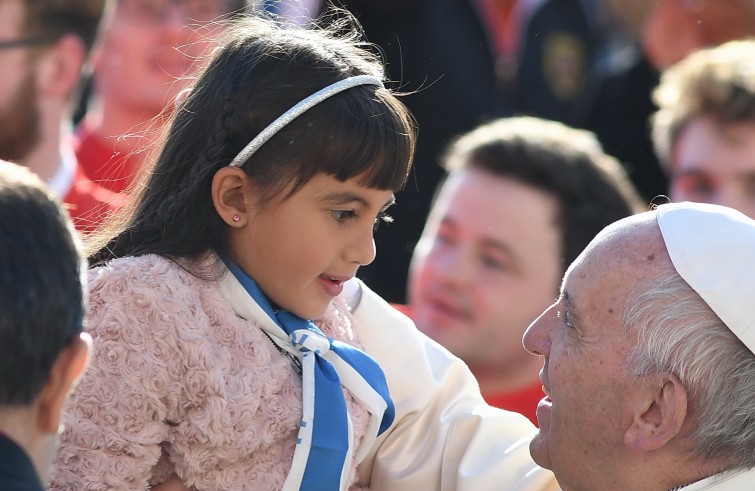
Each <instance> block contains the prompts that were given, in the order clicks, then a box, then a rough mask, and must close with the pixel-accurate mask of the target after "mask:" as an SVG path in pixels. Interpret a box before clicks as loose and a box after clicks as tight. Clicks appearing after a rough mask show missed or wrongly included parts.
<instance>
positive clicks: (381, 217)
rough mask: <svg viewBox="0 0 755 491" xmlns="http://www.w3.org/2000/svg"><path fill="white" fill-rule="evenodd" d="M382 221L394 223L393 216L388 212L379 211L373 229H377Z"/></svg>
mask: <svg viewBox="0 0 755 491" xmlns="http://www.w3.org/2000/svg"><path fill="white" fill-rule="evenodd" d="M381 223H393V217H392V216H390V215H389V214H388V213H386V212H384V211H381V212H380V213H378V216H377V217H376V218H375V225H373V227H372V228H373V230H377V228H378V226H379V225H380V224H381Z"/></svg>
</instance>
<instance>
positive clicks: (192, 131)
mask: <svg viewBox="0 0 755 491" xmlns="http://www.w3.org/2000/svg"><path fill="white" fill-rule="evenodd" d="M336 27H340V31H339V32H344V29H343V26H342V25H341V26H336ZM336 27H334V28H333V32H329V31H324V30H322V31H320V30H299V29H297V30H288V29H284V28H278V27H275V26H273V25H272V24H270V23H268V22H265V21H263V20H260V19H248V20H245V21H243V22H242V23H240V24H238V25H237V26H236V27H235V28H233V29H230V30H229V34H228V38H227V39H226V40H225V42H224V43H222V48H220V49H218V50H216V52H215V54H214V55H213V59H212V60H211V62H210V64H209V65H208V67H207V68H206V70H205V71H204V72H203V74H202V75H201V76H200V78H199V79H198V80H197V82H196V83H195V85H194V87H193V90H192V91H191V93H190V94H189V95H188V97H187V99H186V100H185V101H184V102H182V103H181V105H180V107H179V108H178V110H177V113H176V116H175V120H174V121H173V123H172V125H171V127H170V130H169V132H168V134H167V137H166V141H165V144H164V147H163V148H162V149H161V152H160V154H159V156H158V157H157V161H156V163H155V164H154V167H153V168H152V169H151V172H150V175H149V176H148V177H147V178H146V179H145V181H144V183H143V186H142V188H143V189H142V192H141V195H139V196H137V197H136V199H135V201H134V202H133V204H132V205H133V206H132V208H131V209H130V214H128V215H127V216H126V218H125V221H124V223H123V224H122V225H121V226H120V227H119V228H118V230H116V231H115V232H114V233H110V234H106V235H105V236H104V237H101V238H100V242H96V241H95V242H90V247H91V256H90V260H91V262H92V266H94V269H92V271H91V273H90V279H89V288H90V318H89V325H88V330H89V332H90V333H91V334H92V335H93V337H94V339H95V346H94V354H93V358H92V362H91V366H90V368H89V370H88V372H87V374H86V376H85V377H84V378H83V379H82V381H81V382H80V383H79V385H78V387H77V389H76V391H75V392H74V394H73V395H72V398H71V400H70V403H69V405H68V407H67V410H66V414H65V418H64V423H65V431H64V432H63V433H62V435H61V443H60V448H59V450H58V453H57V456H56V460H55V466H54V471H53V476H52V488H53V489H70V490H84V489H98V490H102V489H134V490H143V489H147V488H148V487H149V486H155V485H158V484H160V483H164V482H166V480H167V479H169V478H170V477H171V476H175V477H174V478H173V481H177V480H180V481H181V482H182V483H183V486H187V487H189V488H192V489H198V490H243V489H249V490H277V489H285V490H296V489H306V490H343V489H347V488H350V487H351V488H353V487H359V486H362V487H364V486H370V487H371V488H372V489H378V490H380V489H385V490H389V489H390V490H403V489H406V490H416V489H431V488H432V489H465V488H469V489H481V488H480V487H479V486H480V484H481V483H483V484H484V483H488V485H490V486H496V487H498V488H500V487H501V484H502V483H503V485H504V486H505V485H506V483H511V489H548V488H547V487H545V486H548V485H551V484H552V483H551V480H550V479H551V478H550V477H549V475H548V474H544V475H542V474H539V475H538V473H537V471H536V472H535V474H536V475H535V476H534V477H532V476H527V477H525V473H526V471H529V470H531V469H532V468H533V467H534V465H533V463H532V462H531V460H530V458H529V455H528V452H527V445H526V438H528V437H529V436H531V435H532V433H533V432H534V429H533V427H532V426H531V425H529V423H528V422H527V421H525V420H524V419H523V418H521V417H519V416H518V415H513V414H509V413H503V412H495V411H494V410H491V409H490V408H486V407H485V406H484V405H483V404H482V402H481V398H480V395H479V391H478V389H477V387H476V383H475V381H474V379H473V378H472V377H471V375H470V374H469V372H468V370H467V369H466V367H465V366H464V365H463V364H462V363H460V362H459V361H458V360H456V359H455V358H453V357H451V356H450V355H449V354H448V353H447V352H445V351H444V350H443V349H442V348H440V347H438V346H437V345H435V344H433V343H432V342H430V341H429V340H427V339H426V338H424V337H423V336H422V335H420V334H419V333H418V332H417V331H416V330H415V329H414V327H413V325H412V324H411V323H410V322H409V321H408V320H407V319H406V318H405V317H403V316H402V315H400V314H398V313H397V312H395V311H393V310H392V309H391V308H390V307H389V306H388V305H387V304H386V303H385V302H383V301H382V300H381V299H379V298H378V297H376V296H375V295H374V294H373V293H372V292H371V291H370V290H369V289H367V288H366V287H365V286H364V285H363V284H361V283H359V282H358V281H356V280H355V279H354V276H355V274H356V272H357V269H358V268H359V266H361V265H363V264H367V263H369V262H370V261H372V259H373V258H374V255H375V250H374V245H373V239H372V234H373V228H374V226H375V225H376V224H377V223H379V222H380V221H383V220H387V216H386V215H385V213H386V210H387V208H388V207H389V206H390V205H391V203H392V202H393V200H394V193H395V192H396V191H397V190H399V189H400V188H401V187H402V186H403V184H404V181H405V179H406V176H407V173H408V172H409V168H410V162H411V157H412V152H413V147H414V138H415V131H414V126H413V122H412V118H411V116H410V115H409V113H408V112H407V110H406V109H405V108H404V106H403V105H402V104H401V103H400V102H399V101H398V100H397V99H396V98H395V96H394V95H392V94H391V92H390V91H388V90H387V89H385V88H384V87H383V84H382V78H383V72H382V68H381V66H380V64H379V63H378V60H377V59H376V58H375V57H374V56H373V55H371V54H369V52H368V51H366V50H365V49H364V48H363V47H361V45H360V43H359V42H358V41H357V38H356V37H355V36H354V35H353V34H348V33H347V34H342V35H340V36H338V35H336V34H335V32H336V30H337V29H336ZM310 319H316V320H317V321H316V323H313V322H312V321H311V320H310ZM491 459H492V460H491ZM462 461H464V464H465V465H462ZM532 479H535V481H533V480H532ZM515 486H519V487H516V488H515ZM527 486H529V487H527Z"/></svg>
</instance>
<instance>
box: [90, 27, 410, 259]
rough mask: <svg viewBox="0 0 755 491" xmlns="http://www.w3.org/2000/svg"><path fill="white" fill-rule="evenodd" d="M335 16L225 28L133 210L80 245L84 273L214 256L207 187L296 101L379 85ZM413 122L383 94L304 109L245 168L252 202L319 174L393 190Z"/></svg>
mask: <svg viewBox="0 0 755 491" xmlns="http://www.w3.org/2000/svg"><path fill="white" fill-rule="evenodd" d="M359 39H360V32H359V29H358V26H357V25H356V22H355V21H354V20H353V18H351V17H350V16H348V15H346V14H344V15H342V16H341V17H340V20H335V21H333V22H331V23H330V24H329V26H328V27H327V28H323V27H320V28H317V29H315V28H313V29H301V28H285V27H279V26H276V25H275V24H274V23H272V22H271V21H268V20H266V19H262V18H259V17H250V18H244V19H241V20H239V21H237V22H235V23H234V24H233V25H232V26H230V27H229V28H228V29H227V30H226V35H225V36H224V42H221V46H222V47H220V48H218V49H216V50H215V52H214V54H213V56H212V58H211V60H210V63H209V65H208V66H207V67H206V69H205V70H204V71H203V73H202V74H201V75H200V76H199V79H198V80H197V81H196V83H195V85H194V87H193V90H192V91H191V93H190V95H189V96H188V98H187V99H186V101H185V102H184V103H183V104H182V105H181V106H180V107H179V108H178V109H177V110H176V115H175V118H174V120H173V121H172V124H171V126H170V128H169V130H168V133H167V135H166V137H165V142H164V146H163V148H162V149H161V150H160V152H159V154H158V156H157V159H156V162H155V163H154V166H153V167H152V169H151V171H150V172H146V171H145V175H144V176H143V177H142V180H141V182H140V184H139V186H138V187H137V189H138V191H137V193H136V194H135V196H134V197H133V198H132V200H133V201H132V203H131V205H130V206H129V207H128V209H127V210H125V211H124V213H123V215H122V216H121V217H120V220H119V222H120V224H113V225H112V226H111V227H109V229H108V228H106V229H105V230H104V231H102V232H100V233H99V234H96V235H94V236H92V237H90V240H89V241H88V243H87V253H88V254H90V262H91V264H92V265H98V264H103V263H105V262H107V261H108V260H111V259H114V258H118V257H123V256H127V255H131V256H138V255H142V254H159V255H162V256H165V257H170V258H191V257H198V256H200V255H202V254H204V253H205V252H207V251H208V250H211V249H219V250H222V248H223V241H224V237H225V230H226V228H225V227H226V225H225V223H224V222H223V221H222V220H221V219H220V217H219V215H218V214H217V213H216V211H215V208H214V206H213V202H212V197H211V184H212V179H213V176H214V175H215V173H216V172H217V170H218V169H220V168H222V167H224V166H226V165H228V164H229V162H230V161H231V160H232V159H233V158H234V157H235V156H236V154H237V153H238V152H240V151H241V149H242V148H244V146H245V145H246V144H247V143H248V142H249V141H250V140H251V139H252V138H253V137H254V136H255V135H257V134H258V133H259V132H260V131H262V130H263V129H264V128H265V127H266V126H267V125H268V124H270V123H271V122H272V121H273V120H275V119H276V118H277V117H278V116H280V115H281V114H283V113H284V112H285V111H286V110H288V109H289V108H290V107H292V106H293V105H294V104H296V103H297V102H299V101H301V100H302V99H304V98H305V97H307V96H309V95H311V94H313V93H314V92H316V91H318V90H320V89H322V88H323V87H326V86H328V85H330V84H332V83H334V82H336V81H338V80H341V79H344V78H347V77H351V76H355V75H362V74H368V75H374V76H376V77H378V78H381V79H382V78H383V68H382V65H381V63H380V61H379V59H378V58H377V56H376V55H375V54H374V53H373V52H371V51H369V50H368V49H367V45H366V44H365V43H362V42H360V40H359ZM415 136H416V135H415V124H414V120H413V118H412V116H411V114H410V113H409V111H408V110H407V109H406V108H405V106H404V105H403V104H401V103H400V102H399V101H398V99H397V98H396V97H395V96H394V95H393V94H392V93H391V92H389V91H388V90H386V89H383V88H380V87H378V86H374V85H365V86H358V87H354V88H351V89H348V90H346V91H344V92H341V93H340V94H337V95H335V96H333V97H331V98H329V99H327V100H325V101H323V102H321V103H320V104H318V105H316V106H314V107H313V108H311V109H310V110H308V111H307V112H305V113H304V114H302V115H301V116H299V117H298V118H296V119H294V120H293V121H292V122H291V123H289V124H288V125H287V126H285V127H284V128H283V129H281V130H280V131H279V132H278V133H277V134H276V135H275V136H273V137H272V138H271V139H270V140H269V141H268V142H267V143H265V144H264V145H263V146H262V147H261V148H260V149H259V150H258V151H257V153H255V154H254V155H253V156H252V157H251V158H250V159H249V160H248V161H247V162H246V163H245V164H244V165H243V167H242V168H243V169H244V171H245V172H246V173H247V175H248V176H249V177H250V178H251V179H252V181H253V182H254V183H255V187H256V188H257V189H260V190H262V191H261V192H262V193H263V194H262V195H261V196H259V197H258V198H259V199H260V201H261V202H262V203H265V202H268V201H270V199H272V198H273V197H275V196H280V193H282V192H283V191H284V190H288V191H287V193H288V194H287V195H286V196H285V197H289V196H290V195H292V194H293V193H295V192H296V191H297V190H299V189H300V188H301V186H303V185H304V184H305V183H306V182H307V181H308V180H309V179H310V178H312V177H313V176H314V175H316V174H318V173H326V174H328V175H331V176H334V177H335V178H337V179H339V180H341V181H345V180H348V179H351V178H358V179H359V182H360V184H362V185H364V186H367V187H370V188H374V189H391V190H394V191H396V190H398V189H400V188H401V187H402V186H403V185H404V183H405V180H406V176H407V174H408V172H409V170H410V167H411V160H412V156H413V152H414V144H415Z"/></svg>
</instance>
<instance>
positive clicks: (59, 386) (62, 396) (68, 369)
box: [36, 333, 92, 435]
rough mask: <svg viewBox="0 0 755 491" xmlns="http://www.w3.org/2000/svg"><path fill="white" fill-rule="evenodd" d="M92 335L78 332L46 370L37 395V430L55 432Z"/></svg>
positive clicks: (89, 347) (80, 370)
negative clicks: (47, 375)
mask: <svg viewBox="0 0 755 491" xmlns="http://www.w3.org/2000/svg"><path fill="white" fill-rule="evenodd" d="M91 345H92V338H91V337H90V336H89V334H86V333H81V334H80V335H79V336H78V337H76V338H75V339H74V340H73V341H71V342H70V343H69V344H68V346H66V347H65V349H64V350H63V351H61V352H60V354H59V355H58V358H57V359H56V360H55V363H53V365H52V369H50V376H49V377H48V378H47V383H45V385H44V387H42V391H41V392H40V393H39V396H38V397H37V413H36V415H37V425H38V427H39V429H40V430H42V431H44V432H46V433H50V434H53V435H54V434H56V433H57V432H58V428H59V427H60V413H61V412H62V411H63V404H65V401H66V398H67V397H68V394H69V393H70V391H71V389H72V388H73V386H74V384H75V383H76V381H77V380H78V379H79V377H80V376H81V375H82V374H83V373H84V369H85V368H86V366H87V362H88V361H89V351H90V349H91Z"/></svg>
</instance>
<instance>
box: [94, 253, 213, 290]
mask: <svg viewBox="0 0 755 491" xmlns="http://www.w3.org/2000/svg"><path fill="white" fill-rule="evenodd" d="M199 281H200V279H199V278H198V277H197V276H195V275H192V274H191V273H190V272H189V271H187V269H186V268H184V267H182V266H181V265H180V264H178V263H177V262H176V261H174V260H171V259H168V258H166V257H163V256H159V255H156V254H144V255H140V256H127V257H122V258H118V259H113V260H111V261H109V262H108V263H107V264H105V265H102V266H96V267H94V268H92V269H90V270H89V289H90V292H91V291H94V290H96V289H97V288H102V287H104V286H106V285H111V284H117V285H119V286H118V291H121V290H122V291H127V290H128V289H134V288H141V287H148V288H156V289H157V290H166V291H170V290H173V289H175V288H176V287H180V286H182V285H183V286H188V287H192V286H194V284H195V283H197V282H199Z"/></svg>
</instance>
